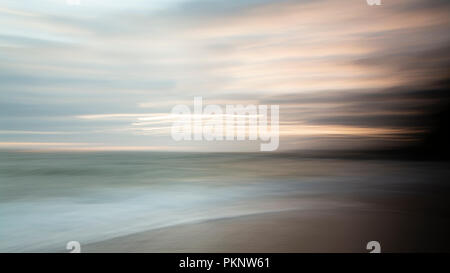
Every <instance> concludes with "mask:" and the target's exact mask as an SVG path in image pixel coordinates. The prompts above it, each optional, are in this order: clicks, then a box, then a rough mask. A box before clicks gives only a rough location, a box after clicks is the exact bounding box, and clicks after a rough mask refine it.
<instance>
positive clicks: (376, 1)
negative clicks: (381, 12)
mask: <svg viewBox="0 0 450 273" xmlns="http://www.w3.org/2000/svg"><path fill="white" fill-rule="evenodd" d="M366 1H367V5H369V6H374V5H376V6H380V5H381V0H366Z"/></svg>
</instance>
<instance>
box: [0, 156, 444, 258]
mask: <svg viewBox="0 0 450 273" xmlns="http://www.w3.org/2000/svg"><path fill="white" fill-rule="evenodd" d="M447 165H448V164H447ZM447 165H446V164H443V163H426V162H402V161H375V160H349V159H346V160H343V159H323V158H321V159H318V158H302V157H297V156H286V155H267V154H238V153H229V154H226V153H223V154H208V153H161V152H135V153H126V152H114V153H112V152H110V153H30V152H1V153H0V251H1V252H24V251H36V252H40V251H43V252H45V251H65V245H66V243H67V242H68V241H73V240H75V241H79V242H81V243H82V244H85V243H91V242H97V241H102V240H105V239H109V238H114V237H117V236H121V235H126V234H131V233H134V232H138V231H144V230H151V229H155V228H160V227H166V226H171V225H176V224H180V223H189V222H196V221H202V220H208V219H216V218H223V217H233V216H240V215H247V214H253V213H262V212H269V211H283V210H292V209H305V210H314V209H320V208H339V207H349V206H350V207H356V208H358V207H361V208H364V207H367V206H371V205H372V204H371V203H370V202H369V200H373V197H379V196H383V197H389V196H409V195H414V196H415V195H424V194H427V195H432V194H434V193H430V192H429V191H428V189H430V185H431V184H432V185H433V189H434V190H436V191H439V188H440V187H441V188H448V186H447V185H446V181H444V180H446V179H443V177H447V178H448V177H450V175H449V173H450V172H449V171H448V169H449V168H448V166H447ZM402 208H403V209H405V210H408V206H402Z"/></svg>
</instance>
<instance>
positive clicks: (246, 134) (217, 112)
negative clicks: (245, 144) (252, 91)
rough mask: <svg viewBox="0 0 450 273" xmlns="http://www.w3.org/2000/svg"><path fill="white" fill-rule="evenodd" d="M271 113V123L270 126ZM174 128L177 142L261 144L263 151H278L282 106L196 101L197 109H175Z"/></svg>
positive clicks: (172, 132)
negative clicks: (249, 141)
mask: <svg viewBox="0 0 450 273" xmlns="http://www.w3.org/2000/svg"><path fill="white" fill-rule="evenodd" d="M269 110H270V122H269ZM171 115H172V117H173V118H174V120H175V121H174V122H173V124H172V127H171V134H172V138H173V139H174V140H175V141H180V140H194V141H202V140H206V141H242V140H258V139H259V140H260V141H261V144H260V150H261V151H275V150H276V149H278V145H279V105H270V107H269V106H268V105H254V104H250V105H246V106H244V105H240V104H239V105H225V108H223V107H221V106H219V105H206V106H205V107H203V98H202V97H194V109H193V111H191V109H190V108H189V106H187V105H184V104H179V105H176V106H174V107H173V108H172V113H171Z"/></svg>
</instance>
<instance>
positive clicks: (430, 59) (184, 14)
mask: <svg viewBox="0 0 450 273" xmlns="http://www.w3.org/2000/svg"><path fill="white" fill-rule="evenodd" d="M449 15H450V2H449V1H445V0H442V1H437V0H420V1H419V0H398V1H388V0H382V5H380V6H369V5H368V4H367V3H366V1H365V0H346V1H339V0H318V1H308V0H306V1H281V0H276V1H275V0H272V1H271V0H259V1H258V0H239V1H230V0H203V1H198V0H194V1H191V0H170V1H167V0H164V1H163V0H155V1H151V0H150V1H143V0H142V1H138V0H131V1H121V0H108V1H107V0H91V1H88V0H80V4H79V5H70V4H68V1H66V0H51V1H50V0H48V1H45V0H29V1H17V0H12V1H7V0H0V149H26V150H78V151H97V150H136V151H140V150H158V151H159V150H161V151H257V150H258V149H259V142H256V141H236V142H230V141H227V142H220V141H218V142H199V141H195V142H194V141H179V142H177V141H174V140H173V139H172V138H171V135H170V128H171V121H170V120H168V119H167V115H168V114H169V113H170V111H171V109H172V107H173V106H175V105H177V104H187V105H188V106H191V107H192V105H193V99H194V97H196V96H201V97H203V103H204V104H218V105H225V104H243V105H247V104H263V105H279V106H280V146H279V150H280V151H284V150H301V149H360V148H367V147H390V146H401V145H408V144H409V143H414V142H417V141H419V140H420V139H421V137H423V135H424V134H426V133H427V131H429V130H430V126H431V125H430V122H431V121H432V117H433V115H434V114H435V112H436V111H438V110H439V109H441V108H442V107H445V104H446V103H447V102H448V101H449V95H448V92H446V90H447V89H448V83H449V61H450V58H449V57H450V55H449V52H450V51H449V49H450V48H449V47H450V43H449V42H450V34H449V33H450V32H449V29H450V16H449ZM149 117H152V118H151V119H150V121H149V119H148V118H149Z"/></svg>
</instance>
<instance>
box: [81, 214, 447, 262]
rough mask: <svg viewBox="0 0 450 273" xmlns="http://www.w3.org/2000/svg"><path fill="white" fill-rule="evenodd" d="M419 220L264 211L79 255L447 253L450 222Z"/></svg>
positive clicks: (100, 245)
mask: <svg viewBox="0 0 450 273" xmlns="http://www.w3.org/2000/svg"><path fill="white" fill-rule="evenodd" d="M423 220H424V221H421V220H418V219H417V215H415V216H412V215H407V214H403V213H398V212H392V211H390V212H389V211H364V210H355V209H349V208H345V209H342V208H340V209H339V210H333V209H327V210H317V211H316V210H307V211H304V210H292V211H281V212H267V213H259V214H252V215H245V216H237V217H228V218H220V219H213V220H207V221H202V222H196V223H187V224H180V225H175V226H171V227H166V228H160V229H154V230H149V231H143V232H137V233H134V234H130V235H125V236H120V237H116V238H113V239H108V240H104V241H99V242H95V243H90V244H86V245H84V246H82V251H83V252H87V253H89V252H150V253H151V252H174V253H179V252H188V253H189V252H197V253H199V252H237V253H246V252H253V253H264V252H266V253H296V252H362V253H367V252H369V251H368V250H366V244H367V243H368V242H369V241H374V240H375V241H379V242H380V244H381V249H382V252H430V251H431V252H433V251H437V250H442V251H447V252H448V251H449V247H448V246H447V245H446V242H445V238H446V237H445V234H446V232H447V228H448V227H449V226H450V225H449V224H450V223H449V221H448V220H447V219H436V218H433V219H432V221H433V222H434V221H439V223H438V224H436V223H434V224H432V225H427V224H426V222H425V221H430V219H423ZM381 223H382V224H381ZM430 226H431V227H432V228H433V229H434V230H433V232H430V231H429V230H428V229H429V228H430ZM436 227H440V228H438V229H436ZM419 238H420V240H419Z"/></svg>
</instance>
